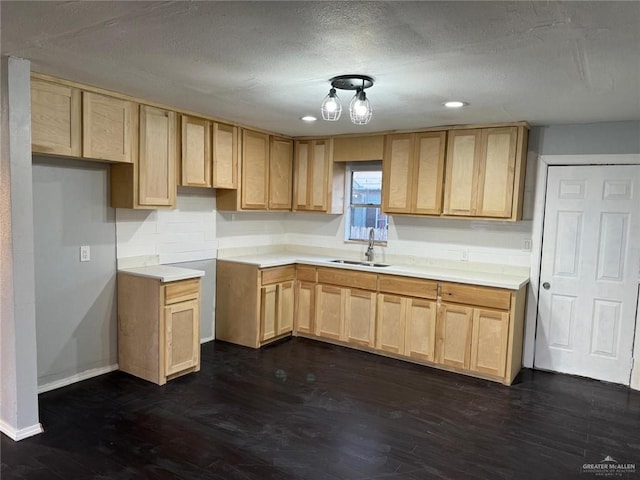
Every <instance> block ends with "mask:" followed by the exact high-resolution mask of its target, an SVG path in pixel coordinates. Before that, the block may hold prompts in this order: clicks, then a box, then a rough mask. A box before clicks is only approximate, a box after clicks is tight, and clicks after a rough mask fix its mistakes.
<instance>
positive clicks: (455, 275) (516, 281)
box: [219, 252, 529, 290]
mask: <svg viewBox="0 0 640 480" xmlns="http://www.w3.org/2000/svg"><path fill="white" fill-rule="evenodd" d="M334 259H335V257H321V256H313V255H305V254H298V253H293V252H281V253H268V254H264V255H243V256H239V257H229V258H219V260H226V261H230V262H239V263H248V264H251V265H256V266H257V267H259V268H267V267H278V266H281V265H289V264H292V263H302V264H306V265H315V266H319V267H332V268H344V269H348V270H359V271H364V272H375V273H381V274H385V273H386V274H392V275H403V276H406V277H416V278H426V279H430V280H442V281H447V282H457V283H467V284H471V285H483V286H487V287H497V288H506V289H509V290H519V289H520V288H521V287H522V286H523V285H526V284H527V283H528V282H529V276H528V275H524V274H521V275H517V274H507V273H503V272H487V271H479V270H476V269H469V270H465V269H455V268H445V267H436V266H423V265H400V264H394V265H389V266H388V267H372V266H367V265H348V264H342V263H333V262H331V260H334Z"/></svg>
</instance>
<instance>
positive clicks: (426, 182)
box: [411, 132, 447, 215]
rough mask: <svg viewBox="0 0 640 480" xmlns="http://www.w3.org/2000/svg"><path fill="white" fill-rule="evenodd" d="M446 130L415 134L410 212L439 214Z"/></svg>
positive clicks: (440, 210) (440, 209)
mask: <svg viewBox="0 0 640 480" xmlns="http://www.w3.org/2000/svg"><path fill="white" fill-rule="evenodd" d="M446 136H447V132H426V133H417V134H415V159H414V168H413V173H412V179H413V190H412V195H411V206H412V210H411V212H412V213H419V214H422V215H440V213H441V212H442V181H443V178H444V152H445V141H446Z"/></svg>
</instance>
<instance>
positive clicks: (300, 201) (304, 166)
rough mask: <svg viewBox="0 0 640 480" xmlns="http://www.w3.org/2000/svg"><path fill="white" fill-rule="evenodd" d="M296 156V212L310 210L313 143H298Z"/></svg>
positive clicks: (294, 205)
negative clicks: (310, 174) (310, 172)
mask: <svg viewBox="0 0 640 480" xmlns="http://www.w3.org/2000/svg"><path fill="white" fill-rule="evenodd" d="M294 154H295V157H294V179H295V180H294V193H293V196H294V198H293V208H294V209H295V210H307V209H308V208H309V168H310V165H311V141H308V140H300V141H296V142H295V151H294Z"/></svg>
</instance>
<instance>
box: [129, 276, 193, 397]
mask: <svg viewBox="0 0 640 480" xmlns="http://www.w3.org/2000/svg"><path fill="white" fill-rule="evenodd" d="M118 366H119V368H120V370H122V371H124V372H127V373H130V374H132V375H135V376H136V377H140V378H143V379H145V380H149V381H150V382H154V383H156V384H158V385H164V384H165V383H166V382H167V380H171V379H172V378H175V377H178V376H181V375H184V374H187V373H190V372H197V371H198V370H200V280H199V279H190V280H180V281H176V282H166V283H163V282H161V281H160V280H157V279H154V278H148V277H141V276H137V275H131V274H127V273H123V272H119V273H118Z"/></svg>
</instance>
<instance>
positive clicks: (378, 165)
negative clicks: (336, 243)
mask: <svg viewBox="0 0 640 480" xmlns="http://www.w3.org/2000/svg"><path fill="white" fill-rule="evenodd" d="M378 171H379V172H380V173H381V174H382V160H372V161H364V162H347V164H346V168H345V200H346V201H345V203H344V232H343V235H344V243H355V244H360V245H366V244H368V243H369V241H368V240H356V239H352V238H349V237H350V232H351V207H352V206H354V204H352V203H351V187H352V184H353V172H378ZM380 188H381V189H382V182H381V185H380ZM372 205H373V206H374V207H377V206H378V204H355V206H356V207H371V206H372ZM379 206H380V213H381V214H382V215H385V216H386V217H387V239H386V240H374V242H373V244H374V245H380V246H383V247H386V246H387V243H388V241H389V215H388V214H386V213H384V212H383V211H382V191H381V192H380V204H379Z"/></svg>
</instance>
